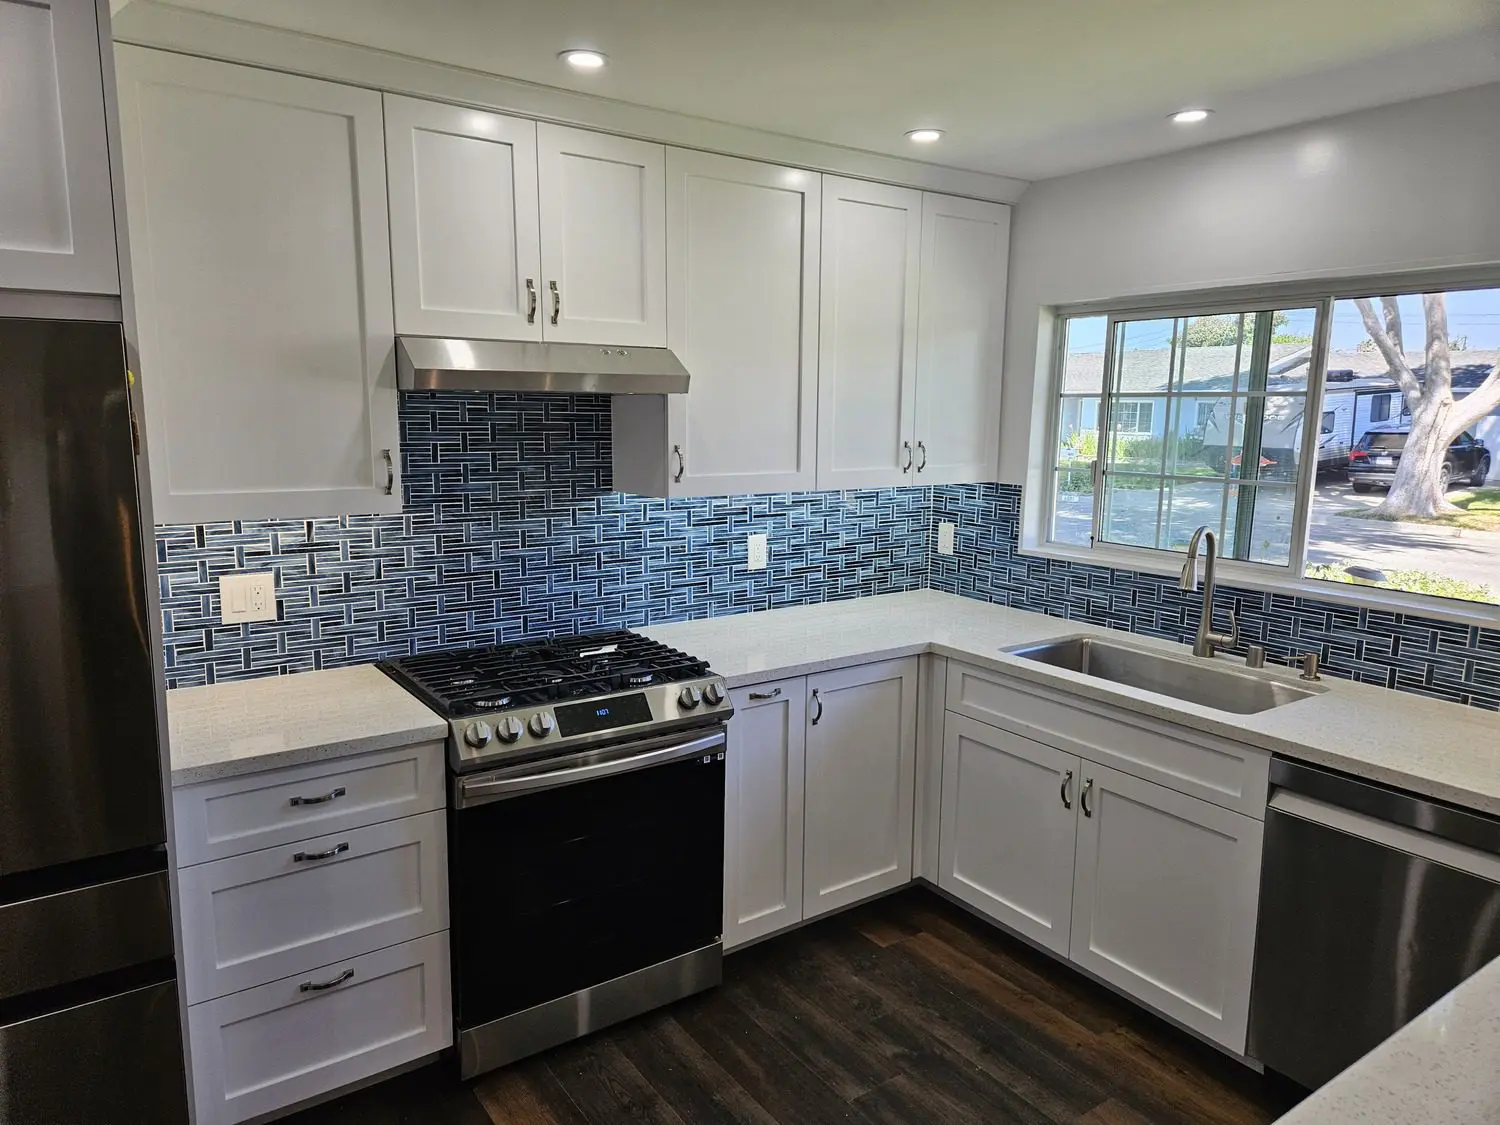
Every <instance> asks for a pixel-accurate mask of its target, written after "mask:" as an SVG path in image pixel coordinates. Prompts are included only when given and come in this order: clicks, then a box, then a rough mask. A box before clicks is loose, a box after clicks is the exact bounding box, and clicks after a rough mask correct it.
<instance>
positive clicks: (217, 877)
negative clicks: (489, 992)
mask: <svg viewBox="0 0 1500 1125" xmlns="http://www.w3.org/2000/svg"><path fill="white" fill-rule="evenodd" d="M446 829H447V826H446V823H445V816H444V814H443V813H441V812H431V813H423V814H422V815H421V816H413V817H407V818H406V819H404V820H392V821H387V822H386V823H384V824H374V825H370V826H369V827H367V828H356V829H355V830H354V831H352V832H341V833H338V834H336V835H332V836H319V837H317V838H315V839H312V840H304V841H302V842H300V843H296V844H284V845H282V846H281V847H279V848H267V849H266V850H264V851H259V852H252V853H251V854H249V855H242V856H234V857H232V858H230V859H221V860H216V861H215V862H213V863H201V864H198V865H197V866H196V867H188V868H184V869H183V870H182V871H180V872H179V873H178V880H179V884H180V887H181V900H182V927H183V972H182V976H183V990H184V992H185V994H186V995H187V999H188V1003H189V1004H197V1003H199V1002H201V1001H204V1000H210V999H212V998H214V997H216V996H223V995H226V994H227V993H230V992H237V991H239V990H240V989H242V988H250V987H251V986H253V985H257V984H264V983H266V982H267V981H273V980H277V979H278V978H280V977H284V976H287V975H288V974H290V973H300V972H306V971H308V970H310V969H313V968H316V967H317V966H319V965H326V964H328V963H330V962H332V961H337V960H339V959H340V958H345V957H353V956H356V955H357V954H361V953H367V952H369V951H370V950H372V949H380V948H382V947H383V946H387V945H394V944H395V943H397V942H402V941H410V940H411V939H412V938H416V937H421V936H422V935H424V934H430V933H435V932H436V931H438V930H443V929H446V928H447V926H448V878H447V871H448V866H447V864H448V859H447V851H448V849H447V830H446ZM299 857H300V858H299ZM320 857H326V858H320Z"/></svg>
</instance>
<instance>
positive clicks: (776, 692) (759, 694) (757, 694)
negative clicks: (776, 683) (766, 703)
mask: <svg viewBox="0 0 1500 1125" xmlns="http://www.w3.org/2000/svg"><path fill="white" fill-rule="evenodd" d="M780 695H781V689H780V688H772V689H771V690H770V691H752V692H751V693H750V698H751V699H777V698H779V697H780Z"/></svg>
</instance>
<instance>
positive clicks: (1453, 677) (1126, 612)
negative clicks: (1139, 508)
mask: <svg viewBox="0 0 1500 1125" xmlns="http://www.w3.org/2000/svg"><path fill="white" fill-rule="evenodd" d="M932 491H933V497H932V508H933V513H932V518H933V521H934V526H935V525H936V522H937V521H939V520H951V521H952V522H953V523H955V524H956V525H957V527H956V531H955V544H954V553H953V555H952V556H944V555H936V554H934V555H933V556H932V558H931V560H930V564H929V576H928V581H929V584H930V585H931V587H932V588H933V589H935V590H945V591H948V592H949V593H954V594H962V595H965V596H967V597H972V598H978V599H980V600H982V601H988V602H996V603H998V604H1001V605H1006V606H1010V607H1012V608H1014V609H1025V610H1031V611H1033V612H1036V613H1046V614H1050V615H1051V616H1053V617H1063V618H1068V619H1070V620H1075V621H1086V622H1089V623H1090V624H1094V625H1107V626H1111V627H1113V628H1117V629H1129V630H1130V631H1131V632H1135V633H1144V634H1148V635H1150V636H1153V637H1165V638H1167V639H1168V640H1173V641H1191V640H1192V638H1193V634H1194V632H1195V631H1196V629H1197V627H1198V612H1199V609H1198V607H1199V605H1200V601H1199V598H1200V595H1198V594H1186V593H1183V592H1182V591H1181V590H1179V589H1178V588H1177V584H1176V583H1175V582H1174V581H1173V580H1171V579H1170V578H1164V577H1160V576H1158V575H1152V574H1138V573H1134V572H1130V571H1122V570H1114V569H1111V568H1108V567H1102V566H1088V565H1083V564H1078V563H1071V562H1065V561H1062V560H1058V559H1042V558H1036V557H1028V556H1023V555H1021V554H1019V553H1018V551H1017V549H1016V548H1017V543H1018V542H1019V539H1018V535H1019V531H1020V521H1021V490H1020V489H1019V488H1017V487H1014V486H1011V485H994V484H984V485H947V486H942V487H938V488H934V489H933V490H932ZM1219 604H1220V605H1221V606H1227V607H1231V608H1233V609H1234V610H1235V612H1236V613H1237V614H1238V615H1239V619H1240V631H1241V634H1242V636H1243V637H1244V639H1245V642H1246V643H1251V644H1261V645H1265V647H1266V653H1267V657H1268V659H1272V660H1276V661H1278V662H1282V663H1290V662H1292V661H1294V660H1295V659H1296V658H1297V657H1298V655H1299V654H1301V653H1304V652H1316V653H1318V655H1319V657H1320V658H1321V660H1322V662H1323V667H1324V670H1325V671H1326V672H1328V673H1330V674H1332V675H1336V676H1342V677H1345V678H1348V679H1354V680H1360V681H1362V682H1364V683H1372V684H1380V685H1382V686H1384V687H1389V688H1395V689H1397V690H1400V691H1410V692H1415V693H1417V694H1419V695H1428V696H1433V697H1435V698H1437V699H1445V700H1449V701H1451V702H1455V703H1466V704H1470V705H1472V706H1476V707H1484V708H1487V709H1489V710H1500V630H1496V629H1481V628H1479V627H1477V626H1470V625H1459V624H1455V623H1452V622H1446V621H1437V620H1433V619H1431V618H1424V617H1417V616H1413V615H1410V614H1401V613H1391V612H1388V611H1385V610H1379V609H1369V608H1355V607H1350V606H1345V605H1338V604H1334V603H1330V602H1320V601H1317V600H1314V599H1311V598H1303V597H1291V596H1287V595H1283V594H1271V593H1263V592H1259V591H1255V590H1242V589H1238V588H1234V587H1227V586H1226V587H1224V588H1223V589H1222V590H1221V591H1220V598H1219Z"/></svg>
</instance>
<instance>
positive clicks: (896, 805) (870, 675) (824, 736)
mask: <svg viewBox="0 0 1500 1125" xmlns="http://www.w3.org/2000/svg"><path fill="white" fill-rule="evenodd" d="M807 692H808V698H807V715H808V718H807V782H806V802H807V805H806V815H805V827H804V831H803V847H804V856H803V873H802V879H803V883H802V900H803V907H802V915H803V917H804V918H813V917H816V916H817V915H819V914H823V913H826V912H827V911H830V910H837V909H839V908H840V907H843V906H848V905H850V904H851V903H854V902H858V901H859V900H861V899H866V898H870V897H871V896H872V895H877V894H880V893H881V892H882V891H888V890H893V889H895V888H896V887H900V886H902V885H903V884H905V883H908V882H910V881H911V854H912V813H913V789H914V787H915V784H916V760H917V659H916V657H908V658H906V659H904V660H888V661H883V662H881V663H878V664H866V665H863V666H861V667H858V668H843V669H840V670H838V671H835V672H827V673H824V674H822V675H817V676H809V677H808V679H807Z"/></svg>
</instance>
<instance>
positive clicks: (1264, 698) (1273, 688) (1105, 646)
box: [1005, 637, 1326, 715]
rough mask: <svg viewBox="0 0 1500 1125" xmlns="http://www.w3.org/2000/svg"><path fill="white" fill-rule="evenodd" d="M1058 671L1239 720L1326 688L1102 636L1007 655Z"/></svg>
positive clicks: (1045, 644) (1066, 640)
mask: <svg viewBox="0 0 1500 1125" xmlns="http://www.w3.org/2000/svg"><path fill="white" fill-rule="evenodd" d="M1005 651H1006V652H1008V653H1010V654H1011V655H1012V656H1022V657H1025V658H1026V659H1027V660H1035V661H1037V662H1039V663H1041V664H1050V665H1052V666H1053V667H1055V668H1067V669H1068V670H1070V671H1073V672H1082V673H1083V674H1084V675H1085V676H1093V677H1095V678H1097V679H1100V680H1108V681H1110V682H1111V683H1116V684H1124V685H1126V686H1128V687H1133V688H1140V689H1141V690H1142V691H1154V692H1156V693H1157V694H1158V695H1169V696H1171V697H1172V698H1173V699H1183V700H1186V701H1187V702H1189V703H1197V704H1199V705H1200V706H1203V707H1212V708H1214V709H1215V710H1218V711H1228V712H1231V713H1233V714H1236V715H1253V714H1255V713H1256V712H1258V711H1269V710H1271V708H1273V707H1284V706H1286V704H1288V703H1296V702H1297V700H1299V699H1306V698H1307V697H1308V696H1311V695H1321V694H1322V693H1323V691H1325V690H1326V689H1324V688H1315V687H1312V686H1308V687H1302V686H1299V685H1297V684H1289V683H1286V682H1285V681H1283V680H1274V679H1271V678H1270V677H1268V676H1259V675H1256V674H1254V673H1253V672H1246V671H1241V670H1239V669H1236V668H1228V667H1224V666H1223V665H1221V664H1211V663H1209V662H1208V661H1207V660H1204V659H1202V658H1193V659H1179V658H1178V657H1174V656H1164V655H1161V654H1158V653H1154V652H1146V651H1144V650H1142V649H1138V648H1127V647H1126V646H1124V645H1117V644H1112V643H1110V642H1109V641H1106V640H1101V639H1100V638H1098V637H1060V638H1058V639H1057V640H1055V641H1042V642H1040V643H1038V644H1030V645H1017V646H1016V647H1015V648H1008V649H1006V650H1005Z"/></svg>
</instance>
